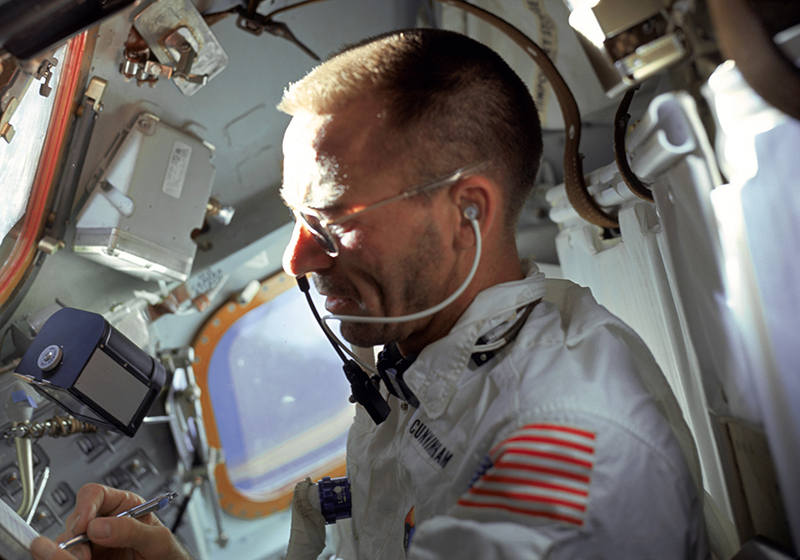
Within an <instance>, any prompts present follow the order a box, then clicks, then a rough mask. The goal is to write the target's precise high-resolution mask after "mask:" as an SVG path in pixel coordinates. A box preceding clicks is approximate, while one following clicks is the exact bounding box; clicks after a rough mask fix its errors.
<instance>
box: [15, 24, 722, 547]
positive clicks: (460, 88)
mask: <svg viewBox="0 0 800 560" xmlns="http://www.w3.org/2000/svg"><path fill="white" fill-rule="evenodd" d="M279 109H281V110H283V111H285V112H287V113H289V114H290V115H292V117H293V118H292V121H291V123H290V125H289V127H288V129H287V131H286V135H285V138H284V144H283V148H284V155H285V171H284V184H283V188H282V191H281V194H282V196H283V199H284V201H285V202H286V204H287V205H288V206H289V207H290V208H291V210H292V211H293V212H294V214H295V216H296V218H297V219H296V224H295V228H294V231H293V235H292V238H291V241H290V243H289V246H288V247H287V249H286V252H285V254H284V268H285V270H286V271H287V272H288V273H289V274H292V275H295V276H300V275H305V274H311V275H312V279H313V281H314V284H315V286H316V288H317V289H318V290H319V292H320V293H321V294H322V295H324V296H326V304H325V306H326V309H327V310H328V311H329V312H330V313H332V314H334V315H338V316H343V317H344V318H345V319H343V320H342V323H341V332H342V336H343V337H344V338H345V339H346V340H347V341H348V342H350V343H352V344H355V345H358V346H363V347H369V346H375V345H387V346H386V348H385V349H384V353H383V358H384V359H386V360H389V361H390V362H391V363H392V365H393V368H392V369H393V381H392V383H390V385H392V387H391V389H389V388H388V387H386V386H384V389H383V390H384V394H387V395H388V396H387V398H388V402H389V405H390V407H391V413H390V414H389V416H388V418H387V419H386V420H385V421H384V422H382V423H381V424H379V425H377V426H376V424H375V423H374V422H373V420H372V418H370V416H369V415H368V414H367V413H366V412H365V410H364V409H363V408H361V407H357V411H356V417H355V420H354V423H353V426H352V427H351V430H350V434H349V437H348V442H347V470H348V477H349V480H350V484H351V489H352V504H353V509H352V520H351V522H350V523H349V525H348V526H347V527H343V528H342V530H340V531H339V532H338V539H337V544H336V547H337V555H338V556H339V557H341V558H344V559H349V558H368V559H376V558H380V559H398V560H399V559H405V558H410V559H423V558H424V559H439V558H441V559H445V558H481V559H491V558H543V557H547V558H549V559H559V558H578V557H593V558H615V559H618V558H656V557H657V558H660V559H665V558H676V559H677V558H681V559H685V558H705V557H707V556H708V547H707V542H706V536H705V530H704V526H703V518H702V502H701V497H700V496H702V493H701V490H700V487H699V480H700V478H699V464H698V461H697V456H696V451H695V449H694V444H693V442H692V438H691V435H690V433H689V430H688V428H687V427H686V425H685V423H684V422H683V419H682V417H681V413H680V410H679V408H678V405H677V403H676V401H675V399H674V396H673V395H672V393H671V391H670V389H669V387H668V385H667V383H666V381H665V379H664V377H663V375H662V374H661V372H660V370H659V368H658V366H657V365H656V363H655V361H654V360H653V358H652V356H651V354H650V353H649V351H648V350H647V348H646V347H645V345H644V343H643V342H642V341H641V340H640V339H639V338H638V337H637V336H636V335H635V333H633V331H631V329H630V328H628V327H627V326H626V325H625V324H624V323H622V322H621V321H620V320H619V319H617V318H616V317H614V316H612V315H611V314H610V313H608V312H607V311H606V310H605V309H604V308H603V307H601V306H599V305H598V304H597V303H596V302H595V301H594V299H593V298H592V296H591V294H590V293H589V292H588V290H586V289H583V288H580V287H578V286H576V285H574V284H572V283H569V282H567V281H560V280H547V279H545V278H544V275H543V274H542V273H541V272H539V270H538V268H537V267H536V265H535V264H534V263H533V262H531V261H521V260H520V258H519V255H518V254H517V249H516V244H515V238H514V232H515V225H516V222H517V219H518V216H519V213H520V210H521V208H522V206H523V203H524V201H525V199H526V198H527V196H528V195H529V193H530V191H531V189H532V187H533V184H534V180H535V177H536V174H537V170H538V165H539V160H540V157H541V153H542V136H541V129H540V125H539V120H538V115H537V111H536V107H535V105H534V103H533V101H532V99H531V97H530V94H529V93H528V90H527V88H526V87H525V85H524V84H523V82H522V81H521V80H520V79H519V78H518V77H517V76H516V75H515V74H514V72H513V71H512V70H511V69H510V68H509V67H508V66H507V65H506V64H505V63H504V62H503V60H502V59H501V58H500V57H499V56H498V55H497V54H496V53H494V52H493V51H491V50H490V49H488V48H487V47H485V46H483V45H481V44H480V43H477V42H475V41H473V40H471V39H468V38H466V37H464V36H462V35H459V34H456V33H452V32H447V31H441V30H431V29H414V30H406V31H401V32H393V33H389V34H386V35H383V36H380V37H377V38H375V39H372V40H368V41H365V42H362V43H360V44H358V45H355V46H352V47H348V48H346V49H345V50H344V51H342V52H341V53H340V54H338V55H337V56H335V57H333V58H331V59H330V60H329V61H327V62H325V63H324V64H322V65H320V66H318V67H317V68H316V69H315V70H313V71H312V72H311V73H310V74H308V75H307V76H306V77H305V78H304V79H302V80H301V81H299V82H297V83H295V84H293V85H292V86H291V87H290V88H288V89H287V91H286V92H285V94H284V98H283V100H282V101H281V103H280V105H279ZM454 296H455V297H454ZM443 302H444V303H445V304H446V305H444V306H442V303H443ZM347 317H351V318H353V317H354V318H355V320H348V319H346V318H347ZM358 317H370V318H377V319H381V318H390V319H389V320H387V321H379V322H371V323H367V322H360V321H358ZM392 318H393V319H397V318H400V319H401V320H392ZM387 391H388V393H387ZM137 500H138V498H137V497H134V496H132V495H130V494H128V493H124V492H121V491H117V490H113V489H109V488H105V487H102V486H97V485H91V486H87V487H84V488H83V489H82V490H81V492H80V493H79V495H78V500H77V505H76V509H75V511H74V512H73V514H71V515H70V517H69V518H68V520H67V530H66V533H65V534H64V535H63V536H62V538H68V537H70V536H72V535H75V534H79V533H82V532H88V535H89V537H90V538H91V541H92V545H91V547H92V548H91V549H90V548H89V547H88V545H80V546H79V547H76V548H75V549H71V550H72V551H73V552H74V553H75V555H76V556H79V555H80V557H82V558H83V559H84V560H85V559H87V558H90V557H91V558H104V559H106V558H108V559H112V558H128V557H136V558H144V559H147V560H167V559H170V560H176V559H184V558H187V557H188V555H187V554H186V553H185V552H184V551H183V549H182V548H181V547H180V545H179V544H178V543H177V541H175V539H174V538H173V537H172V536H171V535H170V534H169V531H167V530H166V529H164V528H163V527H162V526H160V524H159V523H158V522H157V520H156V519H155V518H154V517H153V516H150V517H146V518H143V520H144V521H143V522H142V520H138V521H137V520H133V519H127V518H120V519H117V518H113V517H111V518H99V519H98V518H97V517H98V516H109V515H114V514H115V513H117V512H119V511H122V510H124V509H126V508H128V507H130V506H131V505H135V503H136V501H137ZM303 523H306V524H307V525H309V526H308V527H305V528H303V530H301V531H298V532H297V534H298V535H300V536H299V537H297V539H296V540H293V541H292V542H291V543H290V557H293V558H315V557H316V554H318V553H319V552H321V551H322V546H323V545H324V543H323V542H321V539H320V538H315V539H307V538H304V535H303V531H305V536H307V535H308V534H316V535H317V536H319V531H320V527H321V526H322V523H323V521H322V520H321V516H319V518H315V517H313V516H309V519H306V520H303ZM303 523H299V525H302V524H303ZM293 524H294V523H293ZM294 538H295V533H294V530H293V539H294ZM298 539H299V540H298ZM300 541H302V542H300ZM112 549H120V550H112ZM31 550H32V552H33V557H34V559H36V560H68V559H69V558H71V556H70V555H69V553H68V552H66V551H60V550H57V549H56V548H55V545H54V544H53V543H52V542H51V541H49V540H47V539H45V538H40V539H37V540H36V541H35V542H34V544H33V546H32V548H31ZM101 551H102V552H101ZM90 552H91V554H90ZM131 553H133V554H135V555H136V556H125V554H129V555H130V554H131Z"/></svg>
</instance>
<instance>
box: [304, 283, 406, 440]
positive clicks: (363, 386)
mask: <svg viewBox="0 0 800 560" xmlns="http://www.w3.org/2000/svg"><path fill="white" fill-rule="evenodd" d="M296 279H297V286H298V287H299V288H300V291H301V292H303V293H304V294H305V296H306V301H308V306H309V307H310V308H311V313H313V314H314V319H316V320H317V323H319V326H320V328H321V329H322V332H323V333H325V338H327V339H328V341H329V342H330V343H331V345H333V349H334V350H336V353H337V354H339V357H340V358H341V359H342V361H343V362H344V366H342V369H343V370H344V375H345V377H347V381H348V382H350V392H351V395H350V402H356V403H358V404H360V405H361V406H363V407H364V408H365V409H366V411H367V413H368V414H369V415H370V418H372V421H373V422H375V424H380V423H381V422H383V421H384V420H386V418H387V417H388V416H389V413H390V412H391V409H390V408H389V403H387V402H386V401H385V400H384V398H383V396H382V395H381V393H380V391H379V390H378V386H379V383H380V377H378V376H377V375H376V376H374V377H372V378H370V376H369V375H367V372H365V371H364V370H363V369H361V367H360V366H359V365H358V363H356V361H355V360H353V359H348V358H347V356H345V354H344V352H342V349H341V348H339V345H338V344H336V341H335V340H334V339H333V337H331V335H330V334H329V333H328V330H327V329H326V328H325V327H324V326H323V324H322V319H321V318H320V316H319V313H317V308H316V307H314V302H313V301H311V293H310V285H309V283H308V278H306V276H305V275H302V276H297V277H296Z"/></svg>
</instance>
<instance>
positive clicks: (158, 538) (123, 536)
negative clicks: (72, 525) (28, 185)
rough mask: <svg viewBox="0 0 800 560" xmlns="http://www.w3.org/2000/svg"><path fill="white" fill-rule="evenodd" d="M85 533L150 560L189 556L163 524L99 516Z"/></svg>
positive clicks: (108, 546)
mask: <svg viewBox="0 0 800 560" xmlns="http://www.w3.org/2000/svg"><path fill="white" fill-rule="evenodd" d="M86 534H87V535H88V536H89V538H90V539H91V541H92V542H93V543H96V544H98V545H100V546H104V547H107V548H129V549H132V550H133V551H135V552H137V553H139V555H141V556H143V557H145V558H148V559H150V560H162V559H163V560H167V559H170V560H171V559H173V558H176V559H178V558H184V557H186V556H184V555H182V554H180V553H178V551H181V552H182V551H183V549H182V547H181V546H180V545H179V544H178V543H177V541H176V540H175V538H174V537H173V535H172V533H171V532H170V530H169V529H167V528H166V527H164V526H163V525H161V524H160V523H159V524H156V525H148V524H146V523H142V522H141V521H138V520H136V519H133V518H130V517H99V518H97V519H94V520H92V522H91V523H89V526H88V527H87V531H86ZM186 558H188V557H186Z"/></svg>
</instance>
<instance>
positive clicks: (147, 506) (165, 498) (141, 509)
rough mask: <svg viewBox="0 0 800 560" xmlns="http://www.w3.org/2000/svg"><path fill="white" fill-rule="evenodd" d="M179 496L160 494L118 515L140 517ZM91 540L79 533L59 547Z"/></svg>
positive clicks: (160, 507) (168, 493)
mask: <svg viewBox="0 0 800 560" xmlns="http://www.w3.org/2000/svg"><path fill="white" fill-rule="evenodd" d="M177 497H178V493H177V492H166V493H164V494H159V495H158V496H156V497H155V498H153V499H152V500H147V501H146V502H145V503H143V504H139V505H138V506H136V507H134V508H131V509H129V510H128V511H123V512H122V513H120V514H119V515H117V517H133V518H134V519H136V518H138V517H142V516H144V515H147V514H148V513H152V512H154V511H160V510H162V509H164V508H165V507H167V506H168V505H169V504H170V503H171V502H172V500H174V499H175V498H177ZM88 541H89V537H88V536H87V535H86V534H85V533H84V534H83V535H78V536H76V537H72V538H71V539H68V540H66V541H64V542H62V543H61V544H59V545H58V546H59V548H69V547H70V546H75V545H76V544H81V543H85V542H88Z"/></svg>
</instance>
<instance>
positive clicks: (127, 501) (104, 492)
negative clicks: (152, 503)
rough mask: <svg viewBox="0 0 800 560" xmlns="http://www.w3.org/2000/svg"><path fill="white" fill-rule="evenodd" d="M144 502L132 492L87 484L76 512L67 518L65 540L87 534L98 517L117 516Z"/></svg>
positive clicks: (79, 494)
mask: <svg viewBox="0 0 800 560" xmlns="http://www.w3.org/2000/svg"><path fill="white" fill-rule="evenodd" d="M143 502H144V500H143V499H142V498H141V497H140V496H137V495H136V494H133V493H131V492H126V491H124V490H117V489H115V488H109V487H108V486H102V485H100V484H87V485H85V486H83V487H82V488H81V489H80V490H78V496H77V499H76V503H75V510H74V511H73V512H72V513H71V514H70V515H69V517H67V520H66V532H65V533H64V534H63V535H62V537H63V538H64V539H67V538H70V537H74V536H75V535H80V534H83V533H85V532H86V527H87V526H88V525H89V522H90V521H91V520H92V519H94V518H95V517H98V516H106V515H116V514H118V513H122V512H123V511H125V510H128V509H130V508H132V507H134V506H137V505H139V504H141V503H143Z"/></svg>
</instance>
